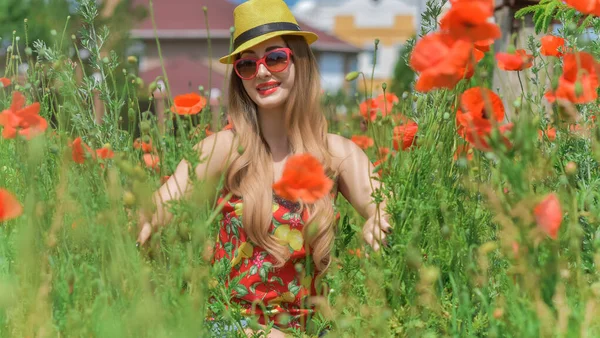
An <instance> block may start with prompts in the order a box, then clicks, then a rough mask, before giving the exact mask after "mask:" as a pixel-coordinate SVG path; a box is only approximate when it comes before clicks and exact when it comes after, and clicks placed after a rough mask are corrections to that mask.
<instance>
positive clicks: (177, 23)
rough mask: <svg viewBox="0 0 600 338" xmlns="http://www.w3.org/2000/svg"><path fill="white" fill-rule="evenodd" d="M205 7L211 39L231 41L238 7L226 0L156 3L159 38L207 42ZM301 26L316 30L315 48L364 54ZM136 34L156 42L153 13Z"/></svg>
mask: <svg viewBox="0 0 600 338" xmlns="http://www.w3.org/2000/svg"><path fill="white" fill-rule="evenodd" d="M132 4H133V5H134V6H142V7H145V8H146V9H148V0H133V1H132ZM205 6H206V8H207V17H208V27H209V28H210V36H211V38H212V39H229V38H230V28H231V27H232V26H233V10H234V8H235V7H236V6H235V5H234V4H232V3H230V2H229V1H226V0H212V1H207V0H200V1H198V0H196V1H189V0H170V1H154V2H153V9H154V14H155V21H156V30H157V31H156V35H157V36H158V37H159V38H162V39H169V38H170V39H206V38H207V32H206V19H205V16H204V10H203V8H204V7H205ZM298 24H299V25H300V27H302V29H304V30H308V31H312V32H314V33H315V34H317V35H318V36H319V40H317V42H315V43H314V45H313V48H314V49H316V50H320V51H336V52H346V53H358V52H360V51H361V49H360V48H358V47H356V46H354V45H351V44H349V43H347V42H345V41H342V40H340V39H338V38H337V37H335V36H333V35H331V34H328V33H327V32H324V31H322V30H320V29H317V28H315V27H311V26H310V25H308V24H306V23H304V22H301V21H298ZM132 35H133V36H134V37H137V38H142V39H150V38H152V39H154V37H155V34H154V29H153V26H152V20H151V17H150V12H149V11H148V15H147V16H146V18H145V19H144V20H142V21H141V22H140V23H138V24H137V25H136V27H135V29H133V30H132Z"/></svg>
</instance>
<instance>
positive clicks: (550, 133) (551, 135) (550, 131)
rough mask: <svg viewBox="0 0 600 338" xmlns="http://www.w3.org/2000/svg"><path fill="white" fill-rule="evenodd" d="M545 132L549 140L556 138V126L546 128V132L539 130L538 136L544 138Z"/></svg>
mask: <svg viewBox="0 0 600 338" xmlns="http://www.w3.org/2000/svg"><path fill="white" fill-rule="evenodd" d="M544 133H545V134H546V136H547V137H548V140H550V141H554V140H556V128H550V127H548V129H546V131H545V132H543V131H541V130H538V136H539V137H540V139H543V138H544Z"/></svg>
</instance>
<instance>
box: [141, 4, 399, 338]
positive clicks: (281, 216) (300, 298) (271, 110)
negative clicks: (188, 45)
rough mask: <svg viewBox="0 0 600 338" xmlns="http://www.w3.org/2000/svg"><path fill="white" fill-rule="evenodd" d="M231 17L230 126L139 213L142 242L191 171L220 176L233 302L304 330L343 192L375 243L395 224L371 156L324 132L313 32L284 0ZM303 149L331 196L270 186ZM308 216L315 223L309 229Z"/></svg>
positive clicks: (222, 236)
mask: <svg viewBox="0 0 600 338" xmlns="http://www.w3.org/2000/svg"><path fill="white" fill-rule="evenodd" d="M234 22H235V33H234V50H233V52H232V53H231V54H229V55H227V56H225V57H223V58H221V62H223V63H232V64H233V68H234V71H233V72H232V74H231V82H230V86H229V95H228V100H229V105H228V114H229V117H230V120H231V123H232V125H233V129H231V130H225V131H221V132H218V133H215V134H213V135H211V136H209V137H207V138H205V139H204V140H203V141H202V142H200V143H199V144H198V145H197V146H196V149H197V150H198V152H199V154H201V156H202V158H206V154H211V150H212V149H213V146H215V145H218V147H217V148H216V149H217V151H213V152H212V154H211V157H210V158H209V159H208V160H206V161H203V162H202V163H201V164H199V165H198V166H196V168H190V165H189V163H188V162H187V161H185V160H183V161H182V162H181V163H180V164H179V165H178V167H177V169H176V171H175V173H174V174H173V175H172V176H171V178H170V179H169V180H168V181H167V182H166V183H165V184H164V185H163V186H162V187H161V188H160V189H159V190H158V191H157V192H156V193H155V195H154V202H155V204H156V207H157V209H156V212H155V213H154V215H152V217H151V218H150V217H142V225H141V231H140V234H139V238H138V242H139V243H141V244H143V243H144V242H146V241H147V239H148V238H149V237H150V234H151V232H152V231H153V229H156V227H157V226H158V225H163V224H165V223H168V222H169V220H170V218H171V215H169V213H168V212H167V211H166V210H165V208H164V205H165V203H166V202H168V201H170V200H174V199H179V198H181V197H183V196H184V195H185V194H186V193H189V191H190V189H191V184H190V182H188V173H189V170H194V172H195V175H196V177H197V178H198V179H199V180H204V179H215V178H218V177H219V176H220V175H221V174H224V175H225V178H226V180H225V187H224V191H223V192H222V195H221V196H220V198H219V205H220V206H223V209H222V213H223V220H222V221H221V228H220V231H219V239H218V241H217V243H216V247H215V257H214V261H215V262H217V261H220V260H223V259H226V260H229V261H230V262H231V266H232V269H231V273H230V277H231V278H232V279H233V278H235V277H237V276H243V277H242V279H241V280H240V282H239V285H242V287H241V289H240V287H237V288H235V289H236V292H234V295H232V297H233V300H234V301H236V302H238V303H239V304H240V305H241V306H242V307H243V308H245V309H247V310H248V311H247V313H248V314H251V315H256V316H257V317H258V319H259V322H260V323H261V324H263V325H266V324H267V323H269V322H274V323H275V327H276V328H277V329H274V330H271V333H270V335H269V337H283V333H282V331H284V330H285V329H287V328H301V329H302V328H304V324H305V322H306V319H307V317H309V316H310V314H311V313H313V311H314V307H313V306H310V305H309V304H308V302H310V298H311V296H317V288H318V287H317V285H316V284H317V283H315V281H316V280H317V279H319V277H320V276H321V275H322V274H323V273H324V272H325V271H326V269H327V267H328V264H329V262H330V255H331V250H332V245H333V241H334V235H335V234H334V230H335V229H334V225H335V222H334V221H335V213H334V202H335V198H336V196H337V193H338V191H339V192H341V193H342V195H343V196H344V197H345V198H346V199H347V200H348V201H349V202H350V204H351V205H352V206H353V207H354V208H355V209H356V210H357V211H358V212H359V214H360V215H362V216H363V217H364V218H365V219H366V223H365V224H364V228H363V229H364V230H363V237H364V239H365V241H366V242H367V243H368V244H369V245H371V246H372V247H373V249H374V250H379V248H380V246H381V245H382V244H383V243H385V233H387V232H389V231H390V230H391V227H390V225H389V223H388V222H387V221H386V217H385V215H384V213H383V210H384V209H385V203H382V204H380V205H379V208H378V207H377V206H376V204H375V203H374V202H373V201H372V197H371V195H372V193H373V190H374V189H377V188H378V187H379V184H378V182H377V181H374V180H371V179H370V177H371V176H372V175H371V174H372V171H373V166H372V164H371V162H370V161H369V159H368V157H367V156H366V154H365V153H364V152H363V151H362V150H361V149H360V148H359V147H358V146H356V145H355V144H354V143H353V142H351V141H350V140H348V139H346V138H344V137H341V136H338V135H334V134H328V133H327V121H326V119H325V117H324V115H323V114H322V112H321V111H320V106H319V104H320V100H319V97H320V91H321V90H320V85H319V83H320V76H319V72H318V69H317V63H316V61H315V57H314V55H313V53H312V51H311V49H310V47H309V44H311V43H312V42H314V41H315V40H316V39H317V36H316V35H315V34H313V33H311V32H306V31H302V30H300V27H299V26H298V24H297V22H296V20H295V19H294V17H293V15H292V14H291V12H290V11H289V9H288V7H287V6H286V5H285V3H284V2H283V1H282V0H250V1H247V2H245V3H243V4H241V5H239V6H238V7H236V9H235V11H234ZM231 149H232V150H233V151H229V150H231ZM238 149H240V150H241V151H239V152H238V151H237V150H238ZM302 153H309V154H311V155H312V156H314V157H315V158H317V159H318V160H319V161H320V162H321V163H322V164H323V166H324V168H325V169H326V173H327V174H328V175H329V176H330V177H331V178H332V179H333V180H334V187H333V189H332V191H331V194H329V195H327V196H325V197H324V198H322V199H320V200H319V201H317V202H315V203H312V204H299V203H296V202H295V201H287V200H285V199H283V198H281V197H279V196H277V195H276V194H275V193H274V192H273V190H272V186H273V183H274V182H277V181H278V180H279V179H280V178H281V176H282V172H283V168H284V165H285V163H286V160H287V158H288V157H290V156H291V155H294V154H302ZM228 193H229V194H228ZM226 195H229V196H232V197H231V198H230V199H225V196H226ZM305 224H306V225H308V224H311V225H314V228H313V229H312V230H311V231H308V229H309V228H310V227H309V226H306V227H305V226H304V225H305ZM307 261H308V264H305V263H306V262H307ZM298 263H301V264H300V266H301V269H298V267H299V264H298ZM299 271H300V272H299ZM257 302H258V303H260V305H259V306H257V304H256V303H257ZM253 303H254V304H253ZM247 330H249V329H247ZM248 332H250V331H248Z"/></svg>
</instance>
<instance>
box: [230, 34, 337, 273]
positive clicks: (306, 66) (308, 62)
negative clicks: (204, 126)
mask: <svg viewBox="0 0 600 338" xmlns="http://www.w3.org/2000/svg"><path fill="white" fill-rule="evenodd" d="M283 38H284V41H285V42H286V44H287V45H288V47H289V48H290V49H291V50H292V53H293V62H294V67H295V72H296V73H295V80H294V81H295V82H294V85H293V87H292V89H291V92H290V95H289V97H288V100H287V102H286V104H285V124H286V127H287V130H288V140H289V144H290V147H291V152H292V154H299V153H310V154H311V155H313V156H315V157H316V158H317V159H319V160H320V161H321V163H322V164H323V166H324V168H325V172H326V173H327V175H329V176H330V177H332V176H333V177H335V176H336V175H337V173H335V172H334V171H333V170H332V168H331V154H330V153H329V149H328V145H327V120H326V119H325V116H324V115H323V113H322V112H321V109H320V102H319V100H320V94H321V85H320V75H319V71H318V68H317V62H316V59H315V57H314V55H313V53H312V51H311V49H310V48H309V46H308V44H307V43H306V41H305V40H304V38H302V37H297V36H284V37H283ZM228 114H229V116H230V119H231V123H232V124H233V126H234V128H235V131H236V134H237V136H238V142H239V146H240V147H241V149H243V151H242V152H241V154H240V155H239V156H237V157H236V158H234V159H233V161H232V162H231V164H230V165H229V167H228V169H227V171H226V182H225V188H226V189H227V190H229V191H230V192H232V193H234V194H236V195H238V196H241V197H242V198H243V200H244V213H243V215H242V224H243V225H244V230H245V232H246V234H247V235H248V237H249V238H250V240H251V241H252V242H254V243H255V244H257V245H259V246H261V247H263V248H264V249H265V250H266V251H267V252H268V253H269V254H271V255H272V256H273V257H274V258H275V259H276V261H277V264H276V266H278V267H280V266H282V265H283V264H284V263H285V262H286V261H287V260H288V259H289V257H290V253H289V250H288V249H287V248H286V247H284V246H283V245H281V244H280V243H279V241H278V240H277V238H275V237H274V236H273V235H271V234H270V232H269V228H270V226H271V221H272V217H273V214H272V204H273V190H272V188H271V187H272V183H273V166H272V157H271V152H270V149H269V145H268V144H267V142H266V141H265V139H264V138H263V136H262V134H261V131H260V126H259V124H258V110H257V107H256V104H255V103H254V101H252V99H251V98H250V97H249V96H248V94H247V93H246V90H245V89H244V86H243V84H242V80H241V79H240V78H239V77H238V76H237V75H236V74H235V72H231V81H230V86H229V107H228ZM303 208H308V213H309V218H308V220H307V222H306V223H305V227H304V239H305V243H304V245H305V248H306V249H307V252H310V253H311V254H312V258H313V261H314V263H315V266H316V268H317V269H318V270H319V272H320V273H322V272H324V271H325V270H326V269H327V267H328V266H329V262H330V256H331V248H332V245H333V241H334V237H335V230H334V210H333V201H332V197H331V196H330V195H327V196H325V197H324V198H322V199H321V200H319V201H317V202H315V203H314V204H308V205H303ZM313 227H316V228H313ZM307 244H308V245H307Z"/></svg>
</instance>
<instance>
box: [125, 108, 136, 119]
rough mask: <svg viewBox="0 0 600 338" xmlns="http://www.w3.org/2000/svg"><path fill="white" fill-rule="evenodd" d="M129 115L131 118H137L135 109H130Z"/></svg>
mask: <svg viewBox="0 0 600 338" xmlns="http://www.w3.org/2000/svg"><path fill="white" fill-rule="evenodd" d="M127 115H128V116H129V118H130V119H131V118H134V117H135V110H133V108H129V109H128V110H127Z"/></svg>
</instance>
